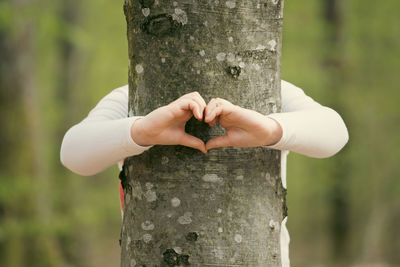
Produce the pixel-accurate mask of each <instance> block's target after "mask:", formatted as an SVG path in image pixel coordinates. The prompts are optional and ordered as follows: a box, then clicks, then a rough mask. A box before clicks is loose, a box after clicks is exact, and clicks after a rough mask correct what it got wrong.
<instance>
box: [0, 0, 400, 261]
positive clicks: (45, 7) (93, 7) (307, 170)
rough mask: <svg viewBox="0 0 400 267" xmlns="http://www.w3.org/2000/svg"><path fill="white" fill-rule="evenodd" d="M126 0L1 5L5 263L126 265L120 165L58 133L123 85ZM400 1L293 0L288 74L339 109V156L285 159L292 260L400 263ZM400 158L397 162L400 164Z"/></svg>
mask: <svg viewBox="0 0 400 267" xmlns="http://www.w3.org/2000/svg"><path fill="white" fill-rule="evenodd" d="M122 5H123V1H122V0H121V1H105V0H96V1H94V0H87V1H78V0H69V1H67V0H31V1H29V0H8V1H4V0H1V1H0V129H1V130H0V266H7V267H8V266H11V267H20V266H32V267H36V266H37V267H46V266H57V267H58V266H60V267H61V266H62V267H67V266H74V267H80V266H82V267H83V266H97V267H102V266H119V258H120V253H119V250H120V249H119V242H118V240H119V234H120V226H121V214H120V209H119V199H118V178H117V176H118V169H117V167H116V166H113V167H111V168H109V169H108V170H106V171H104V172H103V173H101V174H98V175H96V176H93V177H81V176H78V175H75V174H73V173H71V172H70V171H68V170H67V169H65V168H63V166H62V165H61V164H60V161H59V149H60V144H61V141H62V137H63V135H64V133H65V132H66V130H67V129H68V128H69V127H71V126H72V125H73V124H75V123H77V122H79V121H80V120H82V119H83V118H84V117H85V116H86V115H87V113H88V112H89V110H90V109H91V108H93V107H94V105H95V104H96V103H97V102H98V101H99V100H100V98H101V97H103V96H104V95H105V94H107V93H108V92H110V91H111V90H112V89H113V88H116V87H119V86H122V85H124V84H126V83H127V80H128V77H127V67H128V55H127V51H128V49H127V40H126V23H125V18H124V14H123V11H122ZM399 10H400V1H398V0H385V1H372V0H348V1H345V0H307V1H290V0H286V1H285V10H284V17H285V18H284V30H283V53H282V54H283V56H282V77H283V79H285V80H287V81H290V82H292V83H294V84H295V85H297V86H299V87H301V88H303V89H304V90H305V92H306V93H307V94H308V95H310V96H311V97H313V98H314V99H316V100H317V101H319V102H320V103H322V104H324V105H327V106H331V107H333V108H334V109H336V110H337V111H338V112H339V113H340V114H341V115H342V116H343V118H344V120H345V122H346V124H347V127H348V129H349V133H350V141H349V143H348V144H347V146H346V147H345V149H344V150H343V151H342V152H340V153H339V154H338V155H335V156H334V157H332V158H329V159H311V158H307V157H305V156H302V155H298V154H295V153H290V155H289V159H288V207H289V220H288V228H289V231H290V234H291V244H290V255H291V261H292V266H319V267H322V266H375V267H378V266H382V267H383V266H385V267H386V266H400V253H399V251H400V234H399V232H400V230H399V226H400V179H399V178H400V167H399V164H398V160H399V158H400V149H399V148H400V134H399V133H400V131H399V130H400V109H399V104H398V102H399V100H400V90H399V85H400V75H399V67H400V49H399V47H400V16H399V15H398V12H399ZM396 162H397V163H396Z"/></svg>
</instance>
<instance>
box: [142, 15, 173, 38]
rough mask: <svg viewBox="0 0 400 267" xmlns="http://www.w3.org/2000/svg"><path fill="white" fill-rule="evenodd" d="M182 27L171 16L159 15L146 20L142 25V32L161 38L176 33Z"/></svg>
mask: <svg viewBox="0 0 400 267" xmlns="http://www.w3.org/2000/svg"><path fill="white" fill-rule="evenodd" d="M180 26H181V24H180V23H179V22H177V21H175V20H173V19H172V16H171V15H168V14H159V15H155V16H150V17H148V18H146V20H145V22H144V23H143V24H142V31H144V32H145V33H148V34H151V35H154V36H157V37H161V36H165V35H168V34H172V33H174V32H175V31H176V30H177V29H178V28H179V27H180Z"/></svg>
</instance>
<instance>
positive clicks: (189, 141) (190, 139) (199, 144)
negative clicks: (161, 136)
mask: <svg viewBox="0 0 400 267" xmlns="http://www.w3.org/2000/svg"><path fill="white" fill-rule="evenodd" d="M179 144H180V145H183V146H187V147H191V148H194V149H198V150H200V151H201V152H203V153H207V150H206V147H205V145H204V142H203V141H202V140H200V139H199V138H197V137H194V136H193V135H190V134H187V133H185V134H184V135H183V136H182V138H181V140H180V143H179Z"/></svg>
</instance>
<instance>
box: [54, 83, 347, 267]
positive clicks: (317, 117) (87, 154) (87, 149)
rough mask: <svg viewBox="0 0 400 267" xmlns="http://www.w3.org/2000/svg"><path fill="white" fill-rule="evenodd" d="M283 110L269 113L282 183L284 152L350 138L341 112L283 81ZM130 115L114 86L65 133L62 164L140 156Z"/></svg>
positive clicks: (339, 144)
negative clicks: (278, 134) (276, 128)
mask: <svg viewBox="0 0 400 267" xmlns="http://www.w3.org/2000/svg"><path fill="white" fill-rule="evenodd" d="M281 98H282V112H281V113H273V114H269V115H267V116H268V117H271V118H273V119H275V120H276V121H277V122H279V124H280V125H281V127H282V132H283V134H282V138H281V140H279V141H278V143H276V144H274V145H272V146H269V147H270V148H274V149H279V150H281V151H282V157H281V161H282V162H281V169H282V175H281V177H282V183H283V186H284V187H285V188H286V156H287V153H288V152H289V151H294V152H297V153H300V154H304V155H307V156H310V157H315V158H325V157H329V156H332V155H334V154H335V153H337V152H338V151H340V150H341V149H342V148H343V146H344V145H345V144H346V143H347V141H348V138H349V136H348V132H347V128H346V126H345V124H344V122H343V120H342V118H341V117H340V115H339V114H338V113H337V112H336V111H334V110H333V109H331V108H328V107H325V106H322V105H321V104H319V103H317V102H316V101H314V100H313V99H312V98H311V97H309V96H307V95H306V94H305V93H304V91H303V90H302V89H300V88H298V87H296V86H294V85H293V84H291V83H288V82H286V81H282V82H281ZM127 116H128V86H127V85H125V86H123V87H120V88H117V89H114V90H113V91H112V92H111V93H109V94H108V95H106V96H105V97H103V98H102V99H101V100H100V102H99V103H98V104H97V105H96V107H94V108H93V109H92V110H91V111H90V113H89V115H88V116H87V117H86V118H85V119H84V120H82V121H81V122H80V123H78V124H76V125H74V126H73V127H72V128H70V129H69V130H68V131H67V133H66V134H65V136H64V139H63V142H62V145H61V153H60V158H61V162H62V164H63V165H64V166H65V167H67V168H68V169H70V170H72V171H73V172H75V173H77V174H80V175H94V174H96V173H99V172H101V171H103V170H104V169H106V168H107V167H109V166H111V165H113V164H115V163H117V162H118V161H120V160H121V159H124V158H126V157H129V156H133V155H138V154H140V153H142V152H144V151H145V150H147V149H149V148H150V146H148V147H143V146H140V145H138V144H136V143H135V142H134V141H133V139H132V138H131V134H130V128H131V126H132V124H133V122H134V121H135V120H136V119H138V118H139V116H132V117H127ZM286 220H287V218H285V219H284V220H283V221H282V224H281V258H282V266H284V267H287V266H289V252H288V251H289V234H288V231H287V229H286Z"/></svg>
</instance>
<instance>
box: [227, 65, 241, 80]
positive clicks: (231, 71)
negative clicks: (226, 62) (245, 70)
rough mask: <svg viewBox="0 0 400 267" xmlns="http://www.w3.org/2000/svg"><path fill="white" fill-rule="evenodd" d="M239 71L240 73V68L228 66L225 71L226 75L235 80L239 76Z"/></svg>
mask: <svg viewBox="0 0 400 267" xmlns="http://www.w3.org/2000/svg"><path fill="white" fill-rule="evenodd" d="M240 71H241V69H240V67H239V66H229V67H228V68H227V69H226V72H227V73H228V74H230V75H231V76H232V77H233V78H235V79H236V78H237V77H239V75H240Z"/></svg>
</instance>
